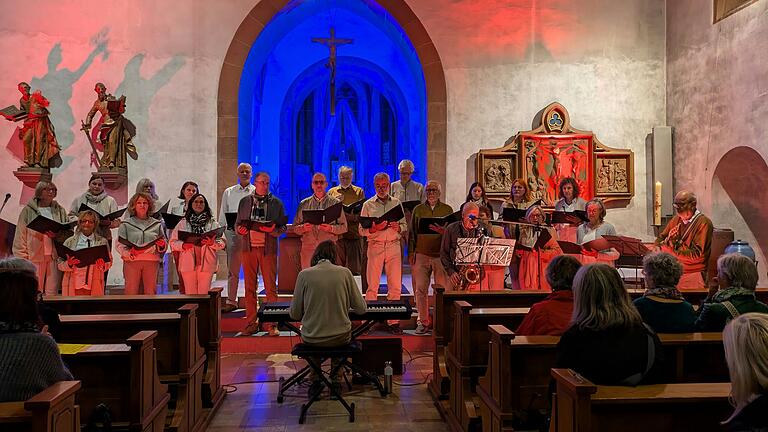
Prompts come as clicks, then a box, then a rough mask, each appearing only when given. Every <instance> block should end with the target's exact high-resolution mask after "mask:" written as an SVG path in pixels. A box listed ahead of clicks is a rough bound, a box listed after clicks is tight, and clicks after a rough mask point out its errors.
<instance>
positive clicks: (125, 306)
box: [45, 288, 226, 412]
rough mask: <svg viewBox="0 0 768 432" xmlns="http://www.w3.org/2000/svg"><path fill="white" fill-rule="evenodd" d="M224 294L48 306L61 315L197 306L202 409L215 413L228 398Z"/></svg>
mask: <svg viewBox="0 0 768 432" xmlns="http://www.w3.org/2000/svg"><path fill="white" fill-rule="evenodd" d="M221 291H222V288H212V289H211V290H209V291H208V294H205V295H203V294H201V295H176V294H173V295H152V296H146V295H130V296H129V295H107V296H93V297H92V296H73V297H61V296H53V297H49V298H46V299H45V304H46V305H48V306H50V307H52V308H53V309H54V310H56V311H57V312H59V314H62V315H91V314H107V313H124V314H136V313H154V312H158V313H159V312H166V313H167V312H176V311H177V310H178V309H179V308H180V307H182V306H184V305H185V304H196V305H197V306H198V307H197V324H198V327H197V335H198V337H199V338H200V345H202V347H203V348H204V349H205V357H206V362H205V377H204V379H203V390H202V391H203V406H204V407H205V408H211V411H214V412H215V410H216V409H217V408H218V407H219V405H220V404H221V402H222V400H223V398H224V395H225V394H226V392H225V391H224V389H223V388H222V387H221Z"/></svg>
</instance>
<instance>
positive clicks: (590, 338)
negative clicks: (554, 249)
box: [555, 264, 662, 385]
mask: <svg viewBox="0 0 768 432" xmlns="http://www.w3.org/2000/svg"><path fill="white" fill-rule="evenodd" d="M573 300H574V302H573V319H572V321H571V326H570V327H569V328H568V330H566V331H565V333H564V334H563V336H562V337H561V338H560V342H559V343H558V344H557V356H556V360H555V367H558V368H570V369H573V370H574V371H576V372H578V373H579V374H581V375H583V376H584V377H586V378H587V379H588V380H590V381H592V382H593V383H595V384H598V385H637V384H639V383H641V382H647V381H648V380H649V378H650V377H652V376H653V374H654V371H653V369H654V366H656V367H658V364H659V363H660V361H661V359H662V351H661V342H660V341H659V338H658V337H657V336H656V334H655V333H654V332H653V331H652V330H651V329H650V328H648V327H647V326H645V325H644V324H643V320H642V318H641V317H640V314H639V313H638V312H637V309H635V307H634V306H633V305H632V302H631V300H630V297H629V294H628V293H627V291H626V289H625V288H624V283H623V282H622V280H621V276H619V272H618V271H616V269H614V268H613V267H611V266H609V265H607V264H590V265H587V266H584V267H582V268H581V269H579V271H578V272H577V273H576V276H575V278H574V281H573Z"/></svg>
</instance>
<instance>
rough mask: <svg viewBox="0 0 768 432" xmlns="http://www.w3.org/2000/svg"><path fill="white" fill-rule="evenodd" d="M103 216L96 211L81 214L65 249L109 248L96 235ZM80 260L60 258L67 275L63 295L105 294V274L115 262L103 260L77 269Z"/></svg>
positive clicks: (101, 238)
mask: <svg viewBox="0 0 768 432" xmlns="http://www.w3.org/2000/svg"><path fill="white" fill-rule="evenodd" d="M98 226H99V216H98V215H97V214H96V212H94V211H92V210H85V211H82V212H80V214H79V215H78V220H77V230H76V231H75V235H73V236H72V237H70V238H68V239H67V240H65V241H64V246H66V247H67V248H69V249H71V250H73V251H77V250H81V249H86V248H89V247H95V246H102V245H103V246H107V239H105V238H104V237H102V236H100V235H99V234H98V233H97V232H96V227H98ZM78 264H80V260H78V259H77V258H75V257H59V270H61V271H62V272H64V279H63V280H62V282H61V293H62V295H65V296H73V295H104V272H105V271H106V270H108V269H109V268H110V267H111V266H112V260H111V259H110V261H109V262H104V260H102V259H99V260H98V261H96V263H95V264H92V265H89V266H86V267H77V265H78Z"/></svg>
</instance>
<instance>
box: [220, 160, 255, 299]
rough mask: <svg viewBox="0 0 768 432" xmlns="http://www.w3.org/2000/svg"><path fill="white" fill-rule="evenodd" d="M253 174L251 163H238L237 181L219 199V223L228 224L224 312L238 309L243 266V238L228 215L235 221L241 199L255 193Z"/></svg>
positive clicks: (225, 236)
mask: <svg viewBox="0 0 768 432" xmlns="http://www.w3.org/2000/svg"><path fill="white" fill-rule="evenodd" d="M252 175H253V168H251V164H248V163H245V162H242V163H241V164H240V165H238V166H237V183H236V184H234V185H232V186H230V187H228V188H226V189H224V192H223V193H222V194H221V201H219V205H220V207H219V223H220V224H225V223H226V224H227V230H226V231H224V239H225V240H226V242H227V299H226V303H225V304H223V305H222V307H221V311H222V312H232V311H233V310H235V309H237V285H238V284H239V283H240V268H242V262H241V259H240V255H241V254H242V251H243V239H242V237H241V236H239V235H237V233H236V232H235V226H234V223H228V222H227V220H228V219H227V215H229V219H230V220H232V221H233V222H234V219H235V218H236V217H237V206H238V205H240V200H242V199H243V198H245V197H247V196H250V195H251V194H253V191H254V189H255V186H254V185H252V184H251V176H252Z"/></svg>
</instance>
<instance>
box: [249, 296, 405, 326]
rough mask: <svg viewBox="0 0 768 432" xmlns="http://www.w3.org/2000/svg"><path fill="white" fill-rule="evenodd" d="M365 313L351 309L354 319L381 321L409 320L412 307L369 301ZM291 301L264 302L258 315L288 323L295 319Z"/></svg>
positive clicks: (398, 303) (266, 319)
mask: <svg viewBox="0 0 768 432" xmlns="http://www.w3.org/2000/svg"><path fill="white" fill-rule="evenodd" d="M366 304H367V305H368V308H367V310H366V311H365V313H364V314H362V315H358V314H356V313H354V312H353V311H352V310H350V311H349V319H350V320H353V321H381V320H408V319H411V313H412V308H411V305H410V304H409V303H408V302H405V301H401V300H397V301H381V300H378V301H369V302H366ZM290 306H291V302H271V303H264V304H262V305H261V306H260V307H259V311H258V313H257V316H258V318H259V321H260V322H276V323H286V322H291V321H293V320H292V319H291V317H290V316H289V315H288V308H289V307H290Z"/></svg>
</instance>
